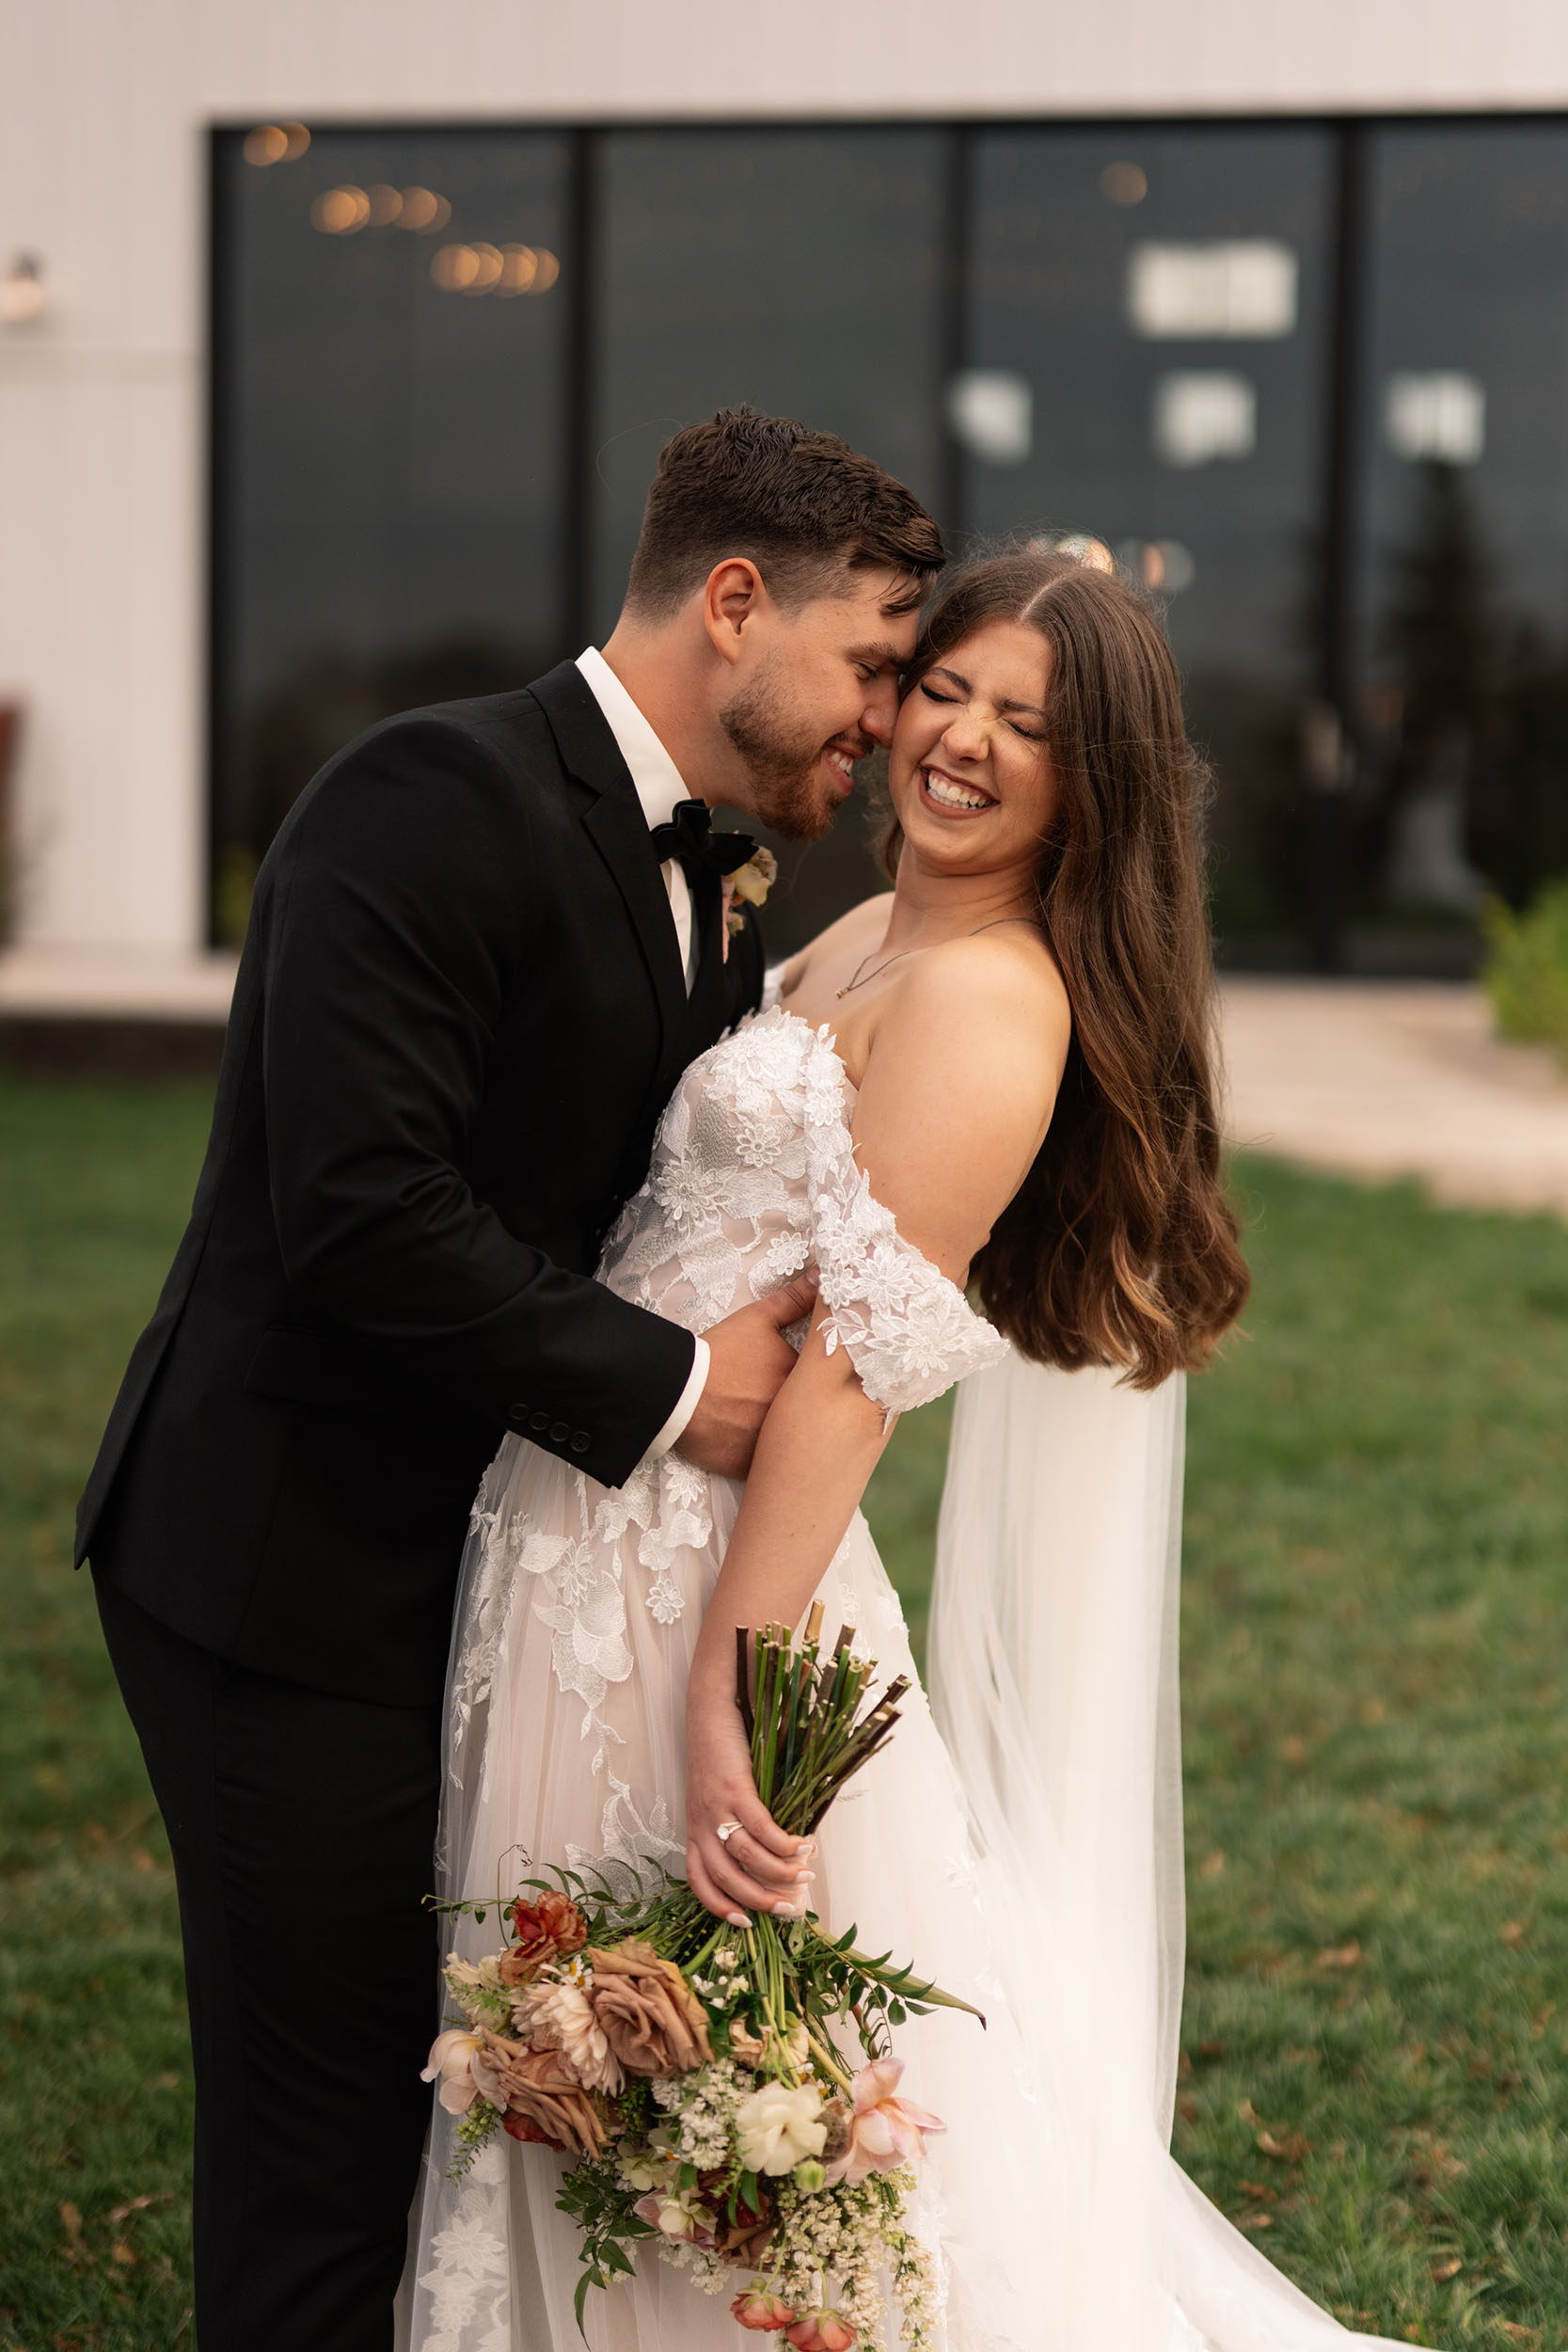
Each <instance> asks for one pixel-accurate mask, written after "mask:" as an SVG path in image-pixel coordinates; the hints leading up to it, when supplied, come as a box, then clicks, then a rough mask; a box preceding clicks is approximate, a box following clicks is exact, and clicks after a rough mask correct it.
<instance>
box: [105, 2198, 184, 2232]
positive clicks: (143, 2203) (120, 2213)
mask: <svg viewBox="0 0 1568 2352" xmlns="http://www.w3.org/2000/svg"><path fill="white" fill-rule="evenodd" d="M168 2199H169V2192H168V2190H167V2189H160V2190H159V2191H158V2193H157V2195H156V2196H155V2197H131V2198H127V2200H126V2201H125V2203H124V2204H123V2205H116V2206H115V2207H114V2209H113V2211H112V2212H110V2213H107V2214H105V2215H104V2217H103V2218H104V2219H105V2221H107V2222H108V2223H109V2224H110V2226H111V2228H118V2227H119V2224H120V2222H122V2221H129V2219H130V2218H131V2216H132V2215H133V2214H134V2213H145V2212H146V2211H147V2208H148V2207H149V2205H166V2204H167V2203H168Z"/></svg>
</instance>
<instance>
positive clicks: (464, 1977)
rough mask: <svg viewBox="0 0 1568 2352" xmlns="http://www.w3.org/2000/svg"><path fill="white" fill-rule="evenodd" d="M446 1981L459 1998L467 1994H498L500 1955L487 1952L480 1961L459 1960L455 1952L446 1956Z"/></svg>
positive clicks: (499, 1987) (499, 1986)
mask: <svg viewBox="0 0 1568 2352" xmlns="http://www.w3.org/2000/svg"><path fill="white" fill-rule="evenodd" d="M446 1979H447V1982H448V1984H450V1985H451V1989H452V1991H453V1992H454V1993H455V1994H457V1995H458V1996H459V1998H461V1997H462V1994H464V1993H465V1992H466V1991H467V1992H472V1993H499V1991H500V1989H501V1979H500V1954H499V1952H487V1953H486V1954H485V1956H484V1958H483V1960H481V1961H472V1960H459V1959H458V1957H457V1954H456V1953H455V1952H449V1953H448V1955H447V1965H446Z"/></svg>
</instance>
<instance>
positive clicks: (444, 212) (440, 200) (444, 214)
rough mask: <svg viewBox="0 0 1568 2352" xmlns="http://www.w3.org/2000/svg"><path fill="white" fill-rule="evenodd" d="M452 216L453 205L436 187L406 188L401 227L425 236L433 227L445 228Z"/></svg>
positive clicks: (400, 220)
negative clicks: (437, 192)
mask: <svg viewBox="0 0 1568 2352" xmlns="http://www.w3.org/2000/svg"><path fill="white" fill-rule="evenodd" d="M450 219H451V205H450V204H449V203H448V202H447V199H446V198H445V197H444V196H437V195H436V191H435V189H434V188H404V191H403V206H402V210H401V211H400V212H399V214H398V226H399V228H400V229H413V230H417V231H418V232H419V234H420V235H421V236H424V235H427V234H428V233H429V231H430V230H433V229H444V228H445V227H446V225H447V223H448V221H449V220H450Z"/></svg>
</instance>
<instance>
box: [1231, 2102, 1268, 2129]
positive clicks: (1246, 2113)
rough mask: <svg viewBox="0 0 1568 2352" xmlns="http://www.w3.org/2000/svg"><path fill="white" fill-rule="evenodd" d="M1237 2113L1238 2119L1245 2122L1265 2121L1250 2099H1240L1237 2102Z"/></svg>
mask: <svg viewBox="0 0 1568 2352" xmlns="http://www.w3.org/2000/svg"><path fill="white" fill-rule="evenodd" d="M1236 2115H1237V2120H1238V2121H1239V2122H1243V2123H1260V2122H1262V2121H1263V2119H1262V2117H1261V2116H1260V2115H1259V2112H1258V2109H1257V2108H1256V2107H1255V2106H1253V2104H1252V2101H1251V2100H1250V2099H1239V2100H1238V2101H1237V2102H1236Z"/></svg>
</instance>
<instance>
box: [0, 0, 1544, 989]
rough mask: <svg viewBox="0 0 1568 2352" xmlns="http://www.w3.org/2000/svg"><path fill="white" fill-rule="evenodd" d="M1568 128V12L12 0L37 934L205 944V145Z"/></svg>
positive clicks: (10, 622) (6, 500)
mask: <svg viewBox="0 0 1568 2352" xmlns="http://www.w3.org/2000/svg"><path fill="white" fill-rule="evenodd" d="M1564 106H1568V7H1565V6H1564V5H1563V0H1490V5H1488V6H1486V7H1484V8H1482V7H1478V6H1477V5H1476V4H1475V0H1310V5H1305V4H1303V0H1289V5H1287V4H1286V0H963V5H962V6H958V5H957V0H792V4H791V6H790V7H789V8H788V9H784V8H760V7H753V8H746V9H739V10H737V9H734V8H729V9H721V8H715V7H714V6H713V5H712V0H706V4H705V5H699V4H698V0H0V271H3V270H4V269H5V268H6V267H7V266H8V263H9V261H10V258H11V256H12V255H13V254H14V253H16V252H18V251H28V252H34V253H37V254H38V255H39V256H40V258H41V260H42V262H43V264H44V268H45V272H46V278H47V284H48V289H49V295H50V303H49V308H48V310H47V311H46V312H45V314H44V315H43V317H41V318H40V319H39V320H38V321H36V322H34V323H33V324H31V325H29V326H19V327H10V328H5V327H0V699H9V698H11V697H13V696H14V697H16V698H18V699H20V700H21V701H22V702H23V704H24V707H25V711H26V719H25V733H24V739H23V747H22V758H21V772H20V780H19V785H20V788H19V795H18V801H19V806H18V810H17V823H18V831H19V834H20V848H21V853H22V858H23V863H24V873H23V929H24V935H25V936H26V937H28V938H30V939H33V940H36V941H40V942H59V943H103V944H109V943H113V944H119V945H125V946H148V947H154V946H163V947H181V946H194V945H195V944H197V943H198V940H199V939H200V937H201V932H202V922H203V914H202V904H203V879H202V864H203V843H204V818H203V803H204V786H203V775H202V753H201V724H202V716H201V707H202V691H201V679H202V672H203V663H204V640H203V630H204V612H203V596H204V589H203V577H202V572H203V558H202V544H203V526H202V512H203V484H202V469H203V434H202V429H201V418H202V414H203V409H204V402H205V389H204V370H205V361H204V354H203V350H202V319H203V308H204V305H203V292H202V287H203V270H204V259H203V256H204V226H205V224H204V219H203V182H202V157H203V141H202V133H203V130H204V128H205V126H206V125H207V124H208V123H210V122H214V121H227V122H245V121H250V120H266V119H275V118H277V117H279V116H281V117H284V118H295V119H301V120H304V121H306V122H309V120H310V119H312V117H314V118H316V119H328V118H330V119H337V120H344V119H354V118H366V119H374V118H380V119H399V118H403V119H447V120H458V119H476V120H478V119H498V118H499V119H519V120H521V119H529V118H533V119H541V118H546V117H550V116H556V117H561V118H564V119H613V118H617V117H626V118H634V119H635V118H645V119H657V118H658V117H660V116H687V117H721V118H722V117H729V116H740V117H744V116H750V115H757V114H768V115H783V116H789V115H816V116H823V115H846V116H857V115H859V116H864V115H915V116H919V115H932V116H938V117H942V116H954V115H960V116H976V117H979V116H986V115H1031V114H1039V115H1043V116H1049V115H1072V114H1088V115H1093V114H1117V113H1128V114H1192V113H1205V112H1212V113H1215V114H1227V113H1245V112H1281V113H1294V112H1314V111H1316V112H1322V111H1358V110H1368V111H1372V110H1379V109H1384V108H1387V109H1393V110H1402V109H1441V108H1448V107H1453V108H1473V107H1488V108H1490V107H1496V108H1499V109H1501V108H1530V107H1553V108H1555V107H1564Z"/></svg>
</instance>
